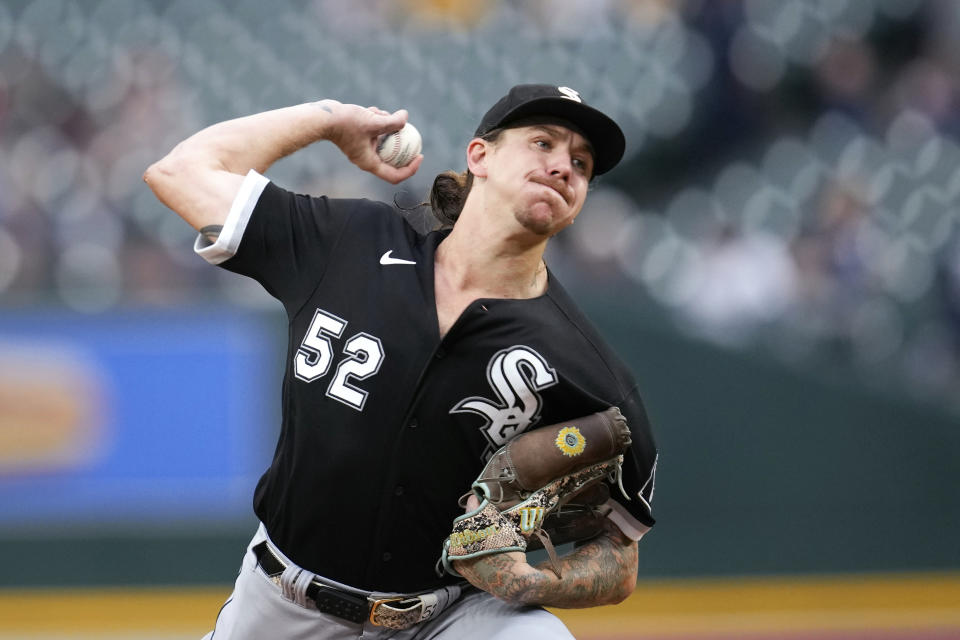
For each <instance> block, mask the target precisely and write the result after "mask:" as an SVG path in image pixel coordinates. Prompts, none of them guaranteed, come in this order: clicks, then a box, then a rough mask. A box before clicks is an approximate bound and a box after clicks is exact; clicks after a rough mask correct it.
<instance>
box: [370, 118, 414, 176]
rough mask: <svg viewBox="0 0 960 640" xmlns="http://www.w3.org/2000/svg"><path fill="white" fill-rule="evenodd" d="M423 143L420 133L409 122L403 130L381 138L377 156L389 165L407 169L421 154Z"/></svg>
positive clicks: (378, 142)
mask: <svg viewBox="0 0 960 640" xmlns="http://www.w3.org/2000/svg"><path fill="white" fill-rule="evenodd" d="M422 143H423V140H422V139H421V138H420V132H419V131H417V128H416V127H415V126H413V125H412V124H410V123H409V122H408V123H406V124H405V125H403V129H400V130H399V131H394V132H393V133H385V134H384V135H382V136H380V139H379V140H378V141H377V155H379V156H380V159H381V160H383V161H384V162H386V163H387V164H389V165H392V166H394V167H405V166H407V165H408V164H410V162H411V161H412V160H413V159H414V158H416V157H417V155H418V154H419V153H420V149H421V146H422Z"/></svg>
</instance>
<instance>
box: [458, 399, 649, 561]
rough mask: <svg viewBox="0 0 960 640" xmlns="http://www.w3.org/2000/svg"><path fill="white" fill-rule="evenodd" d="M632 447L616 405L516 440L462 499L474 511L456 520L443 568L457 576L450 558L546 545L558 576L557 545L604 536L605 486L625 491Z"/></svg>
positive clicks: (500, 450)
mask: <svg viewBox="0 0 960 640" xmlns="http://www.w3.org/2000/svg"><path fill="white" fill-rule="evenodd" d="M630 442H631V440H630V429H629V428H628V427H627V421H626V419H625V418H624V417H623V415H622V414H621V413H620V410H619V409H618V408H616V407H611V408H609V409H607V410H606V411H601V412H598V413H593V414H591V415H589V416H584V417H583V418H578V419H576V420H571V421H568V422H562V423H558V424H554V425H550V426H547V427H540V428H538V429H534V430H533V431H528V432H526V433H524V434H521V435H519V436H517V437H516V438H514V439H513V440H511V441H510V442H509V443H507V444H506V445H505V446H503V447H501V448H500V449H498V450H497V452H496V453H494V454H493V457H491V458H490V461H489V462H488V463H487V465H486V466H485V467H484V468H483V471H482V472H481V473H480V476H479V477H478V478H477V479H476V480H475V481H474V483H473V485H472V487H471V491H470V493H467V494H466V495H465V496H463V497H462V498H461V500H460V502H461V506H465V507H466V506H468V503H469V506H470V507H474V508H472V509H469V510H468V511H467V513H465V514H464V515H462V516H460V517H458V518H456V519H455V520H454V521H453V533H451V534H450V536H449V537H448V538H447V539H446V540H445V541H444V544H443V554H442V556H441V563H442V564H443V567H444V568H445V569H446V570H447V571H448V572H450V573H452V574H454V575H459V574H458V573H457V572H456V570H455V569H454V568H453V566H452V564H451V561H452V560H466V559H468V558H475V557H478V556H483V555H488V554H492V553H503V552H505V551H527V550H532V549H534V548H539V547H540V546H541V545H542V546H544V547H545V548H546V549H547V553H548V554H549V555H550V559H551V561H552V563H553V570H554V572H555V573H556V574H557V576H558V577H559V576H560V573H559V569H558V566H559V563H558V561H557V556H556V553H555V551H554V549H553V545H554V544H565V543H567V542H576V541H582V540H588V539H590V538H592V537H594V536H596V535H597V534H599V533H600V532H601V531H602V530H603V520H604V518H605V517H606V515H607V513H606V510H605V508H604V507H603V504H604V503H605V502H606V501H607V498H609V495H610V494H609V489H608V488H607V486H606V485H605V484H602V481H603V479H604V478H609V479H611V480H612V481H614V482H616V483H617V485H618V486H619V487H620V490H621V491H623V486H622V484H621V482H620V481H621V474H622V464H623V452H624V451H626V449H627V447H629V446H630ZM624 495H625V496H626V493H625V492H624ZM471 497H473V498H474V499H473V500H471V499H470V498H471ZM627 498H628V499H629V496H627Z"/></svg>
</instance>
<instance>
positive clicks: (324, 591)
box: [253, 541, 380, 624]
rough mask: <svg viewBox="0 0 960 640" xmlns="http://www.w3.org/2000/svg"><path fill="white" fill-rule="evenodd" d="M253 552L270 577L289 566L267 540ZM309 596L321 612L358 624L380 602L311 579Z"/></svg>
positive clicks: (366, 617) (364, 619) (308, 588)
mask: <svg viewBox="0 0 960 640" xmlns="http://www.w3.org/2000/svg"><path fill="white" fill-rule="evenodd" d="M253 552H254V554H256V556H257V564H259V565H260V567H261V568H262V569H263V571H264V572H265V573H266V574H267V575H268V576H270V577H274V576H279V575H280V574H282V573H283V572H284V570H285V569H286V568H287V566H286V565H285V564H284V563H283V561H282V560H280V558H278V557H277V556H275V555H274V553H273V551H271V550H270V547H268V546H267V543H266V542H265V541H264V542H261V543H260V544H258V545H257V546H255V547H254V548H253ZM307 597H308V598H310V599H311V600H313V602H314V603H315V604H316V605H317V610H318V611H320V612H321V613H329V614H330V615H334V616H337V617H338V618H343V619H344V620H349V621H350V622H356V623H358V624H360V623H363V622H365V621H367V620H369V619H370V618H371V616H372V614H373V610H374V608H375V607H376V606H377V605H379V604H380V601H374V602H370V601H369V600H367V599H366V598H364V597H363V596H358V595H356V594H355V593H349V592H347V591H342V590H340V589H336V588H334V587H331V586H329V585H325V584H322V583H320V582H317V581H316V580H313V581H311V582H310V584H309V585H308V586H307Z"/></svg>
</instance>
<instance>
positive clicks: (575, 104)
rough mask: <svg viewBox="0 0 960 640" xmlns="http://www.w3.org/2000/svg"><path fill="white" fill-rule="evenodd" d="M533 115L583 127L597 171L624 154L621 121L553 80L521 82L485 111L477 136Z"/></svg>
mask: <svg viewBox="0 0 960 640" xmlns="http://www.w3.org/2000/svg"><path fill="white" fill-rule="evenodd" d="M530 116H552V117H555V118H561V119H563V120H566V121H568V122H570V123H571V124H572V125H574V126H575V127H577V128H578V129H580V131H581V132H582V133H583V135H584V137H585V138H586V139H587V140H588V141H589V142H590V144H591V145H593V151H594V160H593V175H600V174H601V173H606V172H607V171H609V170H610V169H613V168H614V167H615V166H617V163H618V162H620V159H621V158H622V157H623V151H624V149H625V148H626V141H625V140H624V137H623V131H621V130H620V127H619V126H618V125H617V123H616V122H614V121H613V120H612V119H611V118H610V117H608V116H607V115H605V114H603V113H601V112H600V111H598V110H597V109H594V108H593V107H590V106H587V105H586V104H585V103H584V102H583V99H582V98H581V97H580V94H579V93H578V92H577V91H575V90H573V89H571V88H570V87H555V86H553V85H550V84H518V85H517V86H515V87H513V88H512V89H510V92H509V93H507V95H505V96H503V97H502V98H500V100H498V101H497V103H496V104H495V105H493V106H492V107H490V110H489V111H487V112H486V113H485V114H484V116H483V119H482V120H480V126H478V127H477V131H476V133H474V136H477V137H480V136H482V135H484V134H486V133H489V132H490V131H492V130H494V129H496V128H497V127H504V126H508V125H510V124H511V123H513V122H516V121H517V120H520V119H521V118H527V117H530Z"/></svg>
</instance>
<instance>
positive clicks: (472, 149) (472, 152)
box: [467, 138, 490, 178]
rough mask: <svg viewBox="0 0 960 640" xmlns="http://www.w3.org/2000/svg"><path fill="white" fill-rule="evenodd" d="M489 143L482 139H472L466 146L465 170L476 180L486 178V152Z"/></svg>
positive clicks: (488, 148)
mask: <svg viewBox="0 0 960 640" xmlns="http://www.w3.org/2000/svg"><path fill="white" fill-rule="evenodd" d="M489 150H490V143H489V142H487V141H486V140H484V139H483V138H474V139H473V140H471V141H470V144H468V145H467V168H468V169H469V170H470V173H472V174H473V175H475V176H477V177H478V178H486V177H487V157H488V154H487V152H488V151H489Z"/></svg>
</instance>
